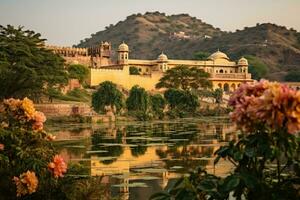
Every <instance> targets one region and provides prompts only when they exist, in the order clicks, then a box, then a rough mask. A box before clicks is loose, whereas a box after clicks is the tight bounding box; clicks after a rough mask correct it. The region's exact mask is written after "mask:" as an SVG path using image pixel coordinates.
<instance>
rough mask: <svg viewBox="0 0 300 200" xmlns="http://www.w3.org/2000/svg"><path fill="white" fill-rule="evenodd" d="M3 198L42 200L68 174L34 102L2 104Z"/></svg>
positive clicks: (0, 168)
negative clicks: (45, 129)
mask: <svg viewBox="0 0 300 200" xmlns="http://www.w3.org/2000/svg"><path fill="white" fill-rule="evenodd" d="M0 109H1V110H0V111H1V112H0V119H1V127H0V175H1V181H0V182H1V188H0V197H1V199H2V198H5V197H7V198H9V199H11V198H12V199H14V198H13V197H14V196H17V197H20V198H23V197H24V198H25V197H27V196H30V197H31V199H41V198H42V197H44V196H48V195H50V194H48V195H47V192H48V190H49V188H51V187H53V188H57V183H58V182H59V181H60V178H61V177H63V174H64V173H66V170H67V165H66V163H65V162H64V160H63V158H62V157H61V156H59V155H57V154H56V151H55V149H54V148H53V146H52V144H51V142H50V141H52V140H53V139H54V137H53V136H52V135H51V134H47V133H46V132H45V131H44V129H43V123H44V122H45V120H46V118H45V116H44V114H43V113H41V112H38V111H35V109H34V106H33V103H32V101H31V100H29V99H27V98H24V99H23V100H19V99H8V100H4V101H3V102H2V103H1V105H0Z"/></svg>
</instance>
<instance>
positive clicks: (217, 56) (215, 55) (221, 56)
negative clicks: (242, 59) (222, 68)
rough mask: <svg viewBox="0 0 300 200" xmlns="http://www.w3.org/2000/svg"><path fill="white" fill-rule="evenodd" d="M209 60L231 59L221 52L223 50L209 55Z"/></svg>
mask: <svg viewBox="0 0 300 200" xmlns="http://www.w3.org/2000/svg"><path fill="white" fill-rule="evenodd" d="M208 59H209V60H216V59H226V60H229V58H228V56H227V55H226V54H225V53H223V52H221V51H219V50H218V51H217V52H215V53H213V54H211V55H210V56H209V57H208Z"/></svg>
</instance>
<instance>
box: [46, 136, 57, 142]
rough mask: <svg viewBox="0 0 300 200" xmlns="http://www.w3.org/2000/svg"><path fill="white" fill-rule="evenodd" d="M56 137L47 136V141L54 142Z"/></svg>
mask: <svg viewBox="0 0 300 200" xmlns="http://www.w3.org/2000/svg"><path fill="white" fill-rule="evenodd" d="M55 138H56V136H55V135H52V134H47V135H46V137H45V139H46V140H48V141H53V140H55Z"/></svg>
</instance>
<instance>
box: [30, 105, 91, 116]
mask: <svg viewBox="0 0 300 200" xmlns="http://www.w3.org/2000/svg"><path fill="white" fill-rule="evenodd" d="M34 106H35V108H36V110H38V111H41V112H43V113H44V114H45V115H46V117H57V116H70V115H81V116H89V115H90V114H91V113H92V109H91V107H90V106H88V105H86V104H35V105H34Z"/></svg>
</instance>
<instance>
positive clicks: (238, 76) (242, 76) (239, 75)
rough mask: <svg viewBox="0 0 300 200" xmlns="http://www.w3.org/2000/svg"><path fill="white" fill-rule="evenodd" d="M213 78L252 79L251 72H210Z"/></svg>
mask: <svg viewBox="0 0 300 200" xmlns="http://www.w3.org/2000/svg"><path fill="white" fill-rule="evenodd" d="M210 78H211V79H251V74H250V73H247V74H246V73H230V74H220V73H218V74H216V73H211V74H210Z"/></svg>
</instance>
